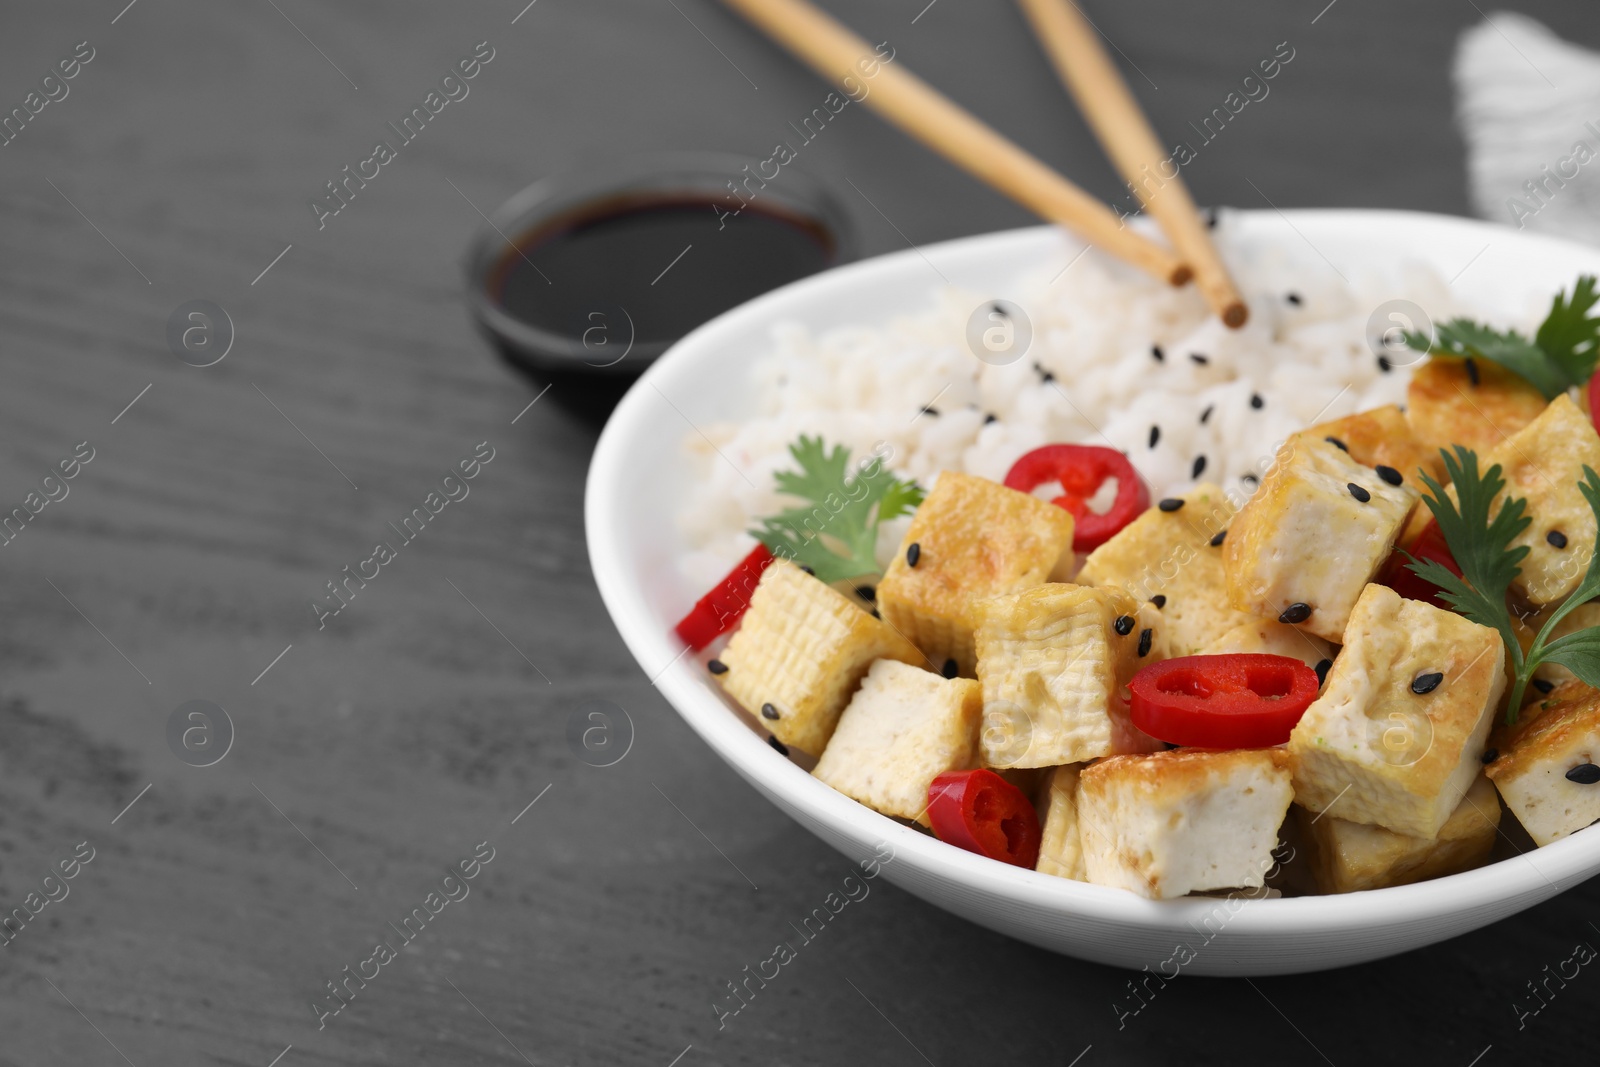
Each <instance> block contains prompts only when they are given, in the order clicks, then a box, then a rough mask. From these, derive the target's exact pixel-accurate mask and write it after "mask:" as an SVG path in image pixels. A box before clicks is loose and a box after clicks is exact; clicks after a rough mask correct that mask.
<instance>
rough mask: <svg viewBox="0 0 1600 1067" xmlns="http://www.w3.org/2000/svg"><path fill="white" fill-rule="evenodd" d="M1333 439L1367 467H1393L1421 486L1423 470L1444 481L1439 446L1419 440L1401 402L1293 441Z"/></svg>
mask: <svg viewBox="0 0 1600 1067" xmlns="http://www.w3.org/2000/svg"><path fill="white" fill-rule="evenodd" d="M1330 437H1331V438H1333V439H1334V440H1336V441H1338V442H1339V443H1340V444H1342V445H1344V446H1345V450H1346V452H1347V453H1348V454H1349V456H1350V458H1351V459H1353V460H1355V461H1356V462H1357V463H1360V464H1362V465H1363V466H1367V467H1392V468H1394V469H1395V470H1396V471H1399V472H1400V476H1401V477H1402V478H1404V479H1405V481H1406V483H1408V484H1410V485H1413V486H1416V487H1417V488H1418V489H1420V488H1421V485H1422V479H1421V478H1419V477H1418V473H1419V472H1426V473H1427V474H1428V475H1429V476H1430V477H1432V478H1433V480H1434V481H1443V480H1444V476H1445V470H1444V460H1443V459H1441V458H1440V456H1439V449H1438V448H1437V447H1435V446H1434V445H1432V444H1431V443H1427V442H1423V441H1421V440H1418V439H1417V437H1416V435H1415V434H1413V433H1412V432H1411V424H1410V423H1409V422H1407V421H1406V413H1405V412H1403V411H1401V410H1400V408H1399V407H1398V406H1397V405H1394V404H1390V405H1389V406H1387V407H1381V408H1373V409H1372V410H1371V411H1361V412H1357V413H1356V414H1354V415H1346V416H1345V417H1344V418H1342V419H1334V420H1333V421H1332V422H1324V423H1319V424H1318V425H1316V426H1313V427H1311V428H1310V429H1309V430H1302V431H1301V432H1300V433H1297V434H1295V435H1294V438H1293V440H1296V441H1297V442H1298V440H1299V439H1305V440H1311V441H1326V440H1327V439H1328V438H1330Z"/></svg>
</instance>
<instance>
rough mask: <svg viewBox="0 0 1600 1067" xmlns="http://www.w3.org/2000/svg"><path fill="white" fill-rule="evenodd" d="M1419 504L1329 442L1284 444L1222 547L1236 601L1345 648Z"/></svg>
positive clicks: (1245, 608)
mask: <svg viewBox="0 0 1600 1067" xmlns="http://www.w3.org/2000/svg"><path fill="white" fill-rule="evenodd" d="M1417 500H1418V496H1417V493H1416V491H1415V490H1413V489H1412V488H1411V487H1410V486H1407V485H1390V484H1388V483H1387V482H1385V481H1384V480H1383V479H1381V478H1379V477H1377V475H1376V474H1374V473H1373V471H1372V470H1371V469H1370V468H1367V467H1363V466H1362V465H1361V464H1359V463H1357V462H1356V461H1355V460H1353V459H1351V458H1350V457H1349V456H1348V455H1346V454H1345V452H1344V450H1343V449H1340V448H1337V447H1335V446H1334V445H1331V444H1329V443H1328V442H1326V441H1315V440H1304V439H1302V440H1300V441H1298V442H1296V443H1295V444H1294V445H1293V446H1292V447H1291V446H1285V447H1284V448H1283V449H1282V450H1281V451H1280V452H1279V455H1278V460H1277V462H1276V463H1274V464H1273V467H1272V469H1271V470H1270V471H1268V472H1267V476H1266V477H1265V478H1264V479H1262V482H1261V487H1260V488H1259V489H1257V490H1256V493H1255V495H1254V496H1252V497H1251V498H1250V500H1249V501H1248V502H1247V503H1246V504H1245V506H1244V507H1243V508H1241V509H1240V511H1239V514H1238V515H1237V516H1236V517H1235V518H1234V520H1233V524H1232V525H1231V526H1230V527H1229V529H1228V538H1227V540H1226V541H1225V542H1224V543H1223V545H1222V566H1223V573H1224V574H1225V576H1226V578H1227V585H1228V598H1229V600H1230V601H1231V602H1232V604H1233V606H1234V607H1236V608H1238V609H1239V610H1240V611H1246V612H1249V613H1250V614H1252V615H1256V616H1260V617H1261V618H1266V619H1278V620H1279V621H1281V622H1286V623H1295V624H1296V625H1298V626H1301V627H1303V628H1304V629H1306V630H1307V631H1309V632H1311V633H1313V634H1316V635H1317V636H1318V637H1321V638H1323V639H1324V640H1328V641H1337V640H1339V637H1340V635H1341V634H1342V633H1344V628H1345V624H1346V623H1347V622H1349V621H1350V609H1351V608H1353V607H1355V603H1356V598H1357V597H1359V596H1360V595H1361V590H1362V589H1363V588H1365V587H1366V584H1367V583H1368V582H1370V581H1371V580H1372V577H1373V575H1375V574H1377V573H1378V568H1380V567H1381V566H1383V563H1384V561H1385V560H1386V559H1388V558H1389V553H1390V552H1391V551H1392V550H1393V548H1394V541H1395V538H1396V537H1397V536H1399V533H1400V530H1401V529H1402V528H1403V527H1404V526H1405V522H1406V518H1407V517H1408V516H1409V515H1410V514H1411V509H1412V507H1413V506H1415V504H1416V502H1417Z"/></svg>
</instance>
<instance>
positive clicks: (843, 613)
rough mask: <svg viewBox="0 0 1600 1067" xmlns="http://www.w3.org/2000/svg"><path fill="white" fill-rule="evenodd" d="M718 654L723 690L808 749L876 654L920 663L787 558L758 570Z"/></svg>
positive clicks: (827, 729)
mask: <svg viewBox="0 0 1600 1067" xmlns="http://www.w3.org/2000/svg"><path fill="white" fill-rule="evenodd" d="M718 658H719V659H721V660H722V662H723V663H724V664H726V665H727V668H728V669H727V671H725V672H724V673H722V674H720V675H717V676H716V678H717V681H718V682H720V683H721V684H722V688H723V689H724V690H725V691H726V692H727V694H728V695H729V696H731V697H733V699H734V700H736V701H738V702H739V704H740V705H741V706H742V707H743V708H744V709H745V710H746V711H748V712H750V714H752V715H758V716H760V718H761V724H762V725H763V726H765V727H767V728H768V729H769V730H771V731H772V733H773V736H775V737H776V738H777V739H778V740H779V741H782V742H783V743H784V744H786V745H791V746H793V747H795V748H798V749H800V751H802V752H806V753H809V754H811V755H813V756H818V755H821V754H822V750H823V748H824V747H825V746H826V745H827V743H828V738H830V737H832V736H833V728H834V725H835V724H836V723H838V721H839V713H840V712H842V711H844V707H845V705H846V704H847V703H849V701H850V694H852V693H853V692H855V688H856V686H857V685H859V684H860V683H861V679H862V678H863V677H864V676H865V675H866V673H867V669H868V668H869V667H871V666H872V663H873V661H874V660H880V659H894V660H899V661H900V662H902V663H910V664H920V663H923V662H925V661H924V659H923V656H922V653H920V652H918V651H917V649H916V647H915V646H914V645H912V644H911V642H910V641H907V640H906V639H905V638H903V637H901V636H900V635H899V634H897V633H895V632H894V630H893V628H891V627H889V626H887V625H886V624H884V623H883V622H882V621H881V620H878V619H875V618H873V617H872V616H871V615H870V614H868V613H867V612H866V611H864V610H862V609H861V608H858V607H856V605H855V604H853V603H851V602H850V599H849V598H848V597H846V596H845V595H844V594H842V593H840V592H839V591H838V590H836V589H833V588H832V587H831V586H828V585H826V584H824V583H822V582H820V581H818V580H817V579H816V578H813V577H812V576H811V575H809V574H807V573H806V572H805V571H802V570H801V569H800V568H799V567H796V566H795V565H794V564H792V563H789V562H788V561H786V560H777V561H775V562H774V563H772V564H771V565H770V566H769V567H767V569H766V570H765V571H764V572H763V573H762V575H761V581H760V582H759V583H757V585H756V589H755V592H754V593H752V594H751V596H750V607H749V609H748V610H747V611H746V612H745V614H744V619H743V620H742V621H741V622H740V625H739V628H738V629H737V630H736V631H734V634H733V637H732V639H731V640H729V642H728V647H727V648H726V649H724V650H723V653H722V655H721V656H720V657H718Z"/></svg>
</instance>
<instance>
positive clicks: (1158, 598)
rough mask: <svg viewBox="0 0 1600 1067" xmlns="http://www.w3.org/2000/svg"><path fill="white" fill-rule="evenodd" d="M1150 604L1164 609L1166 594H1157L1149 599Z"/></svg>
mask: <svg viewBox="0 0 1600 1067" xmlns="http://www.w3.org/2000/svg"><path fill="white" fill-rule="evenodd" d="M1150 603H1152V604H1154V605H1155V606H1156V607H1158V608H1164V607H1166V606H1167V594H1165V593H1157V594H1156V595H1155V596H1153V597H1151V598H1150Z"/></svg>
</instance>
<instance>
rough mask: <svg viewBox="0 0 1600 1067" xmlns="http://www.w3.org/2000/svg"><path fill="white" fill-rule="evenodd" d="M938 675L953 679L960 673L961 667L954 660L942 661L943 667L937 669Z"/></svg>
mask: <svg viewBox="0 0 1600 1067" xmlns="http://www.w3.org/2000/svg"><path fill="white" fill-rule="evenodd" d="M939 673H940V674H942V675H944V676H945V677H946V678H954V677H955V676H956V675H958V674H960V673H961V667H960V665H959V664H957V663H956V661H955V660H953V659H947V660H945V661H944V666H943V667H941V668H940V669H939Z"/></svg>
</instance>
